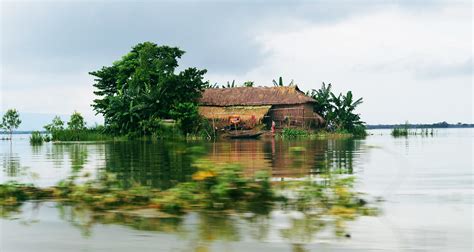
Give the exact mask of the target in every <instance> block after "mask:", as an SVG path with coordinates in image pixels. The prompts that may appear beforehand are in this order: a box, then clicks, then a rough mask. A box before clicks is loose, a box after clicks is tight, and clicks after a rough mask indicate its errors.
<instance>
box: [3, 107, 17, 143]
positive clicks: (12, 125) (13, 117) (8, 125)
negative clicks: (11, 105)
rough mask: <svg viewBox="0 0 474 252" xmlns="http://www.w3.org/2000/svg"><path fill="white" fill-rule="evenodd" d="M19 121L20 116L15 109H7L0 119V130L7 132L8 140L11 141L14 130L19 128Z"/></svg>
mask: <svg viewBox="0 0 474 252" xmlns="http://www.w3.org/2000/svg"><path fill="white" fill-rule="evenodd" d="M20 124H21V120H20V114H19V113H18V111H17V110H16V109H9V110H7V112H6V113H5V114H4V115H3V117H2V124H1V128H2V129H4V130H5V131H7V132H9V134H10V140H12V134H13V130H14V129H18V127H20Z"/></svg>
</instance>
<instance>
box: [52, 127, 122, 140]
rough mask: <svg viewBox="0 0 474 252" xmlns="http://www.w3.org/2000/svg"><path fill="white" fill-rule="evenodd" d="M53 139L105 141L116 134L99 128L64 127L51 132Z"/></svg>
mask: <svg viewBox="0 0 474 252" xmlns="http://www.w3.org/2000/svg"><path fill="white" fill-rule="evenodd" d="M51 139H52V140H53V141H105V140H113V139H114V136H112V135H109V134H107V133H105V132H104V131H103V130H102V129H97V128H90V129H81V130H72V129H63V130H55V131H53V132H51Z"/></svg>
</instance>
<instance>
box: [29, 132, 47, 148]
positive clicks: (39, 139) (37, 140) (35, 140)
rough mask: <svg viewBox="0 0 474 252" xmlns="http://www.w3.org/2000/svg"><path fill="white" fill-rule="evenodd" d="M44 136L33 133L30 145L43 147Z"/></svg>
mask: <svg viewBox="0 0 474 252" xmlns="http://www.w3.org/2000/svg"><path fill="white" fill-rule="evenodd" d="M44 140H45V139H44V138H43V135H41V133H40V132H39V131H33V132H31V136H30V144H32V145H41V144H43V142H44Z"/></svg>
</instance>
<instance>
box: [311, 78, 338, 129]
mask: <svg viewBox="0 0 474 252" xmlns="http://www.w3.org/2000/svg"><path fill="white" fill-rule="evenodd" d="M306 95H308V96H310V97H311V98H313V99H314V100H316V102H315V103H314V107H313V109H314V112H316V113H318V115H320V116H322V117H323V118H325V120H330V118H328V115H329V114H330V112H331V110H332V104H331V83H329V84H327V85H326V83H324V82H323V84H322V85H321V88H320V89H318V90H316V89H313V90H311V92H307V93H306Z"/></svg>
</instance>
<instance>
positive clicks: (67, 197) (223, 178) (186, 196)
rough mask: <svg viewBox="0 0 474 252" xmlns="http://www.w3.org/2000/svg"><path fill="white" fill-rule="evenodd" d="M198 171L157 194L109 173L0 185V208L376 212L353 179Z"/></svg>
mask: <svg viewBox="0 0 474 252" xmlns="http://www.w3.org/2000/svg"><path fill="white" fill-rule="evenodd" d="M195 167H196V168H197V171H196V172H195V173H194V174H193V175H192V178H191V180H190V181H188V182H183V183H179V184H177V185H176V186H175V187H172V188H170V189H167V190H164V191H161V190H158V189H153V188H150V187H147V186H141V185H132V186H131V187H128V188H124V187H123V186H122V185H121V183H120V181H119V180H117V179H116V177H115V176H114V175H112V174H110V173H103V174H102V175H101V176H100V177H99V179H97V180H89V181H88V182H85V183H82V184H78V183H76V179H77V177H74V176H73V177H71V178H69V179H67V180H64V181H62V182H60V183H59V184H58V185H57V186H54V187H49V188H38V187H35V186H33V185H30V184H21V183H16V182H7V183H5V184H1V185H0V206H14V205H18V204H21V203H22V202H24V201H27V200H37V199H50V200H60V201H61V202H67V203H70V204H73V205H76V206H79V207H86V208H89V209H91V210H94V211H109V210H120V209H121V210H134V209H136V210H137V209H155V210H156V211H159V212H165V213H171V214H182V213H186V212H189V211H196V210H207V211H219V212H220V211H224V212H229V211H230V212H241V211H242V212H247V211H251V212H256V213H268V212H269V211H271V209H273V207H274V206H275V204H279V205H281V204H282V205H281V206H283V207H284V208H287V209H293V210H297V211H301V212H303V213H308V214H315V213H317V214H318V215H320V216H321V215H331V216H336V217H337V218H342V219H351V218H354V217H355V216H357V215H361V214H362V215H367V214H369V213H370V212H373V211H374V210H375V209H373V208H370V207H367V206H366V201H365V200H362V199H361V198H360V196H361V195H360V194H359V193H356V192H354V191H353V178H339V177H336V176H335V175H330V176H326V177H324V178H325V180H324V182H322V183H321V182H313V181H298V182H278V183H276V184H275V185H272V183H270V180H269V177H268V176H267V174H266V173H264V172H260V173H256V174H255V176H245V175H244V174H243V171H242V169H241V168H240V166H238V165H235V164H220V165H218V164H215V163H211V162H209V161H206V160H200V161H198V162H196V163H195Z"/></svg>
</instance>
